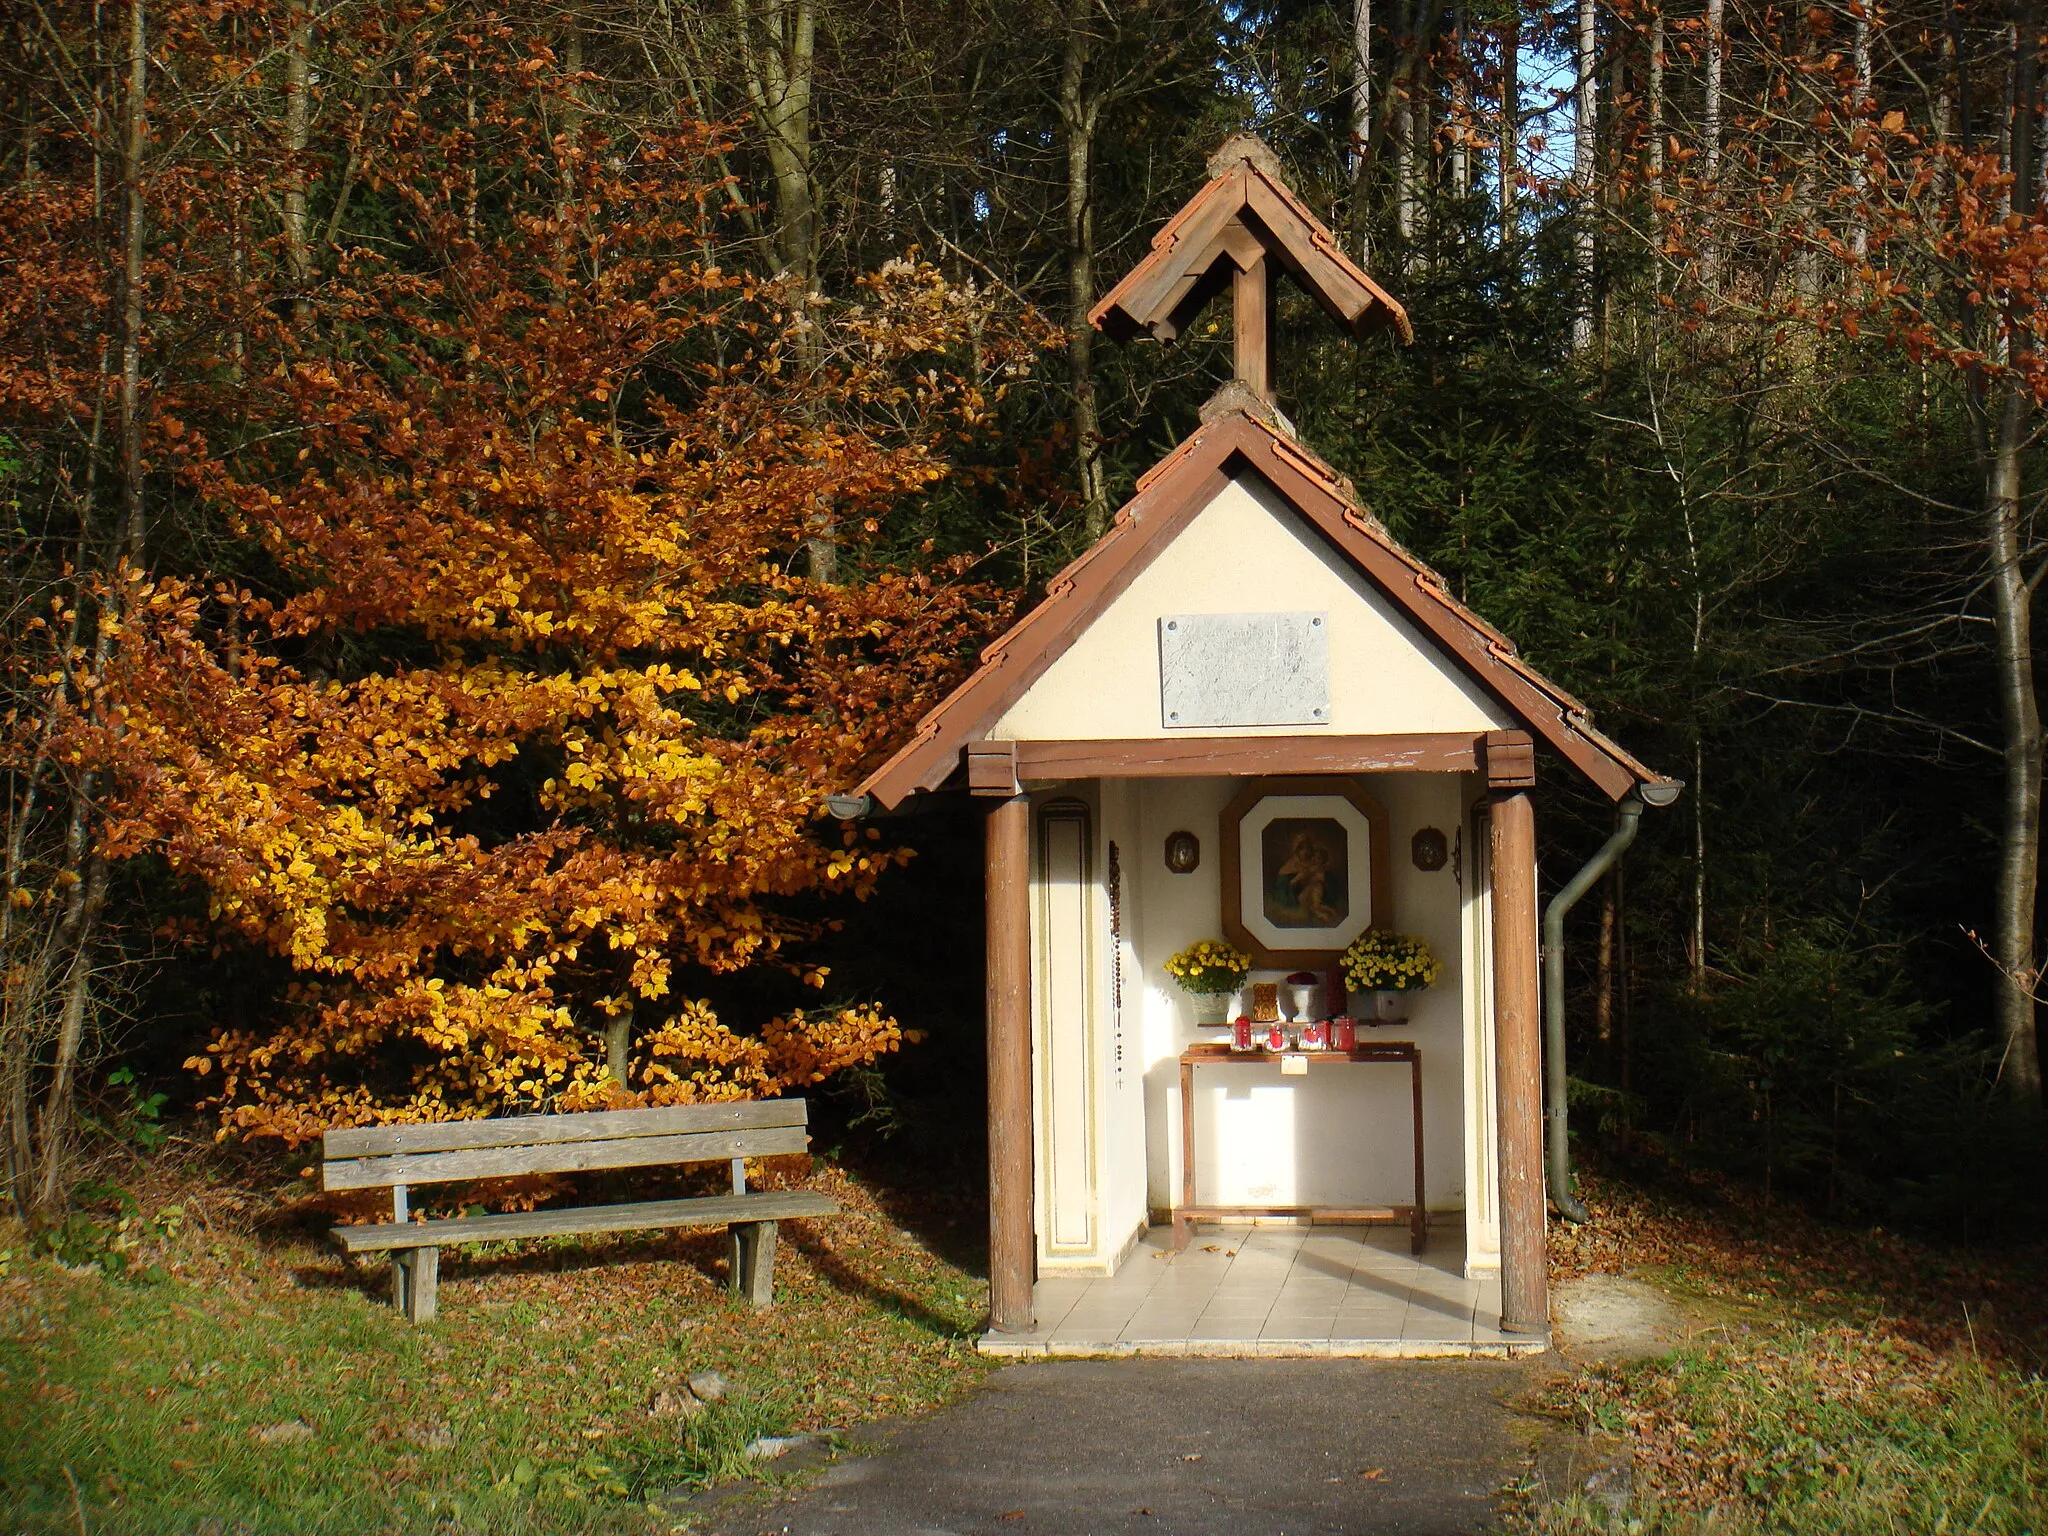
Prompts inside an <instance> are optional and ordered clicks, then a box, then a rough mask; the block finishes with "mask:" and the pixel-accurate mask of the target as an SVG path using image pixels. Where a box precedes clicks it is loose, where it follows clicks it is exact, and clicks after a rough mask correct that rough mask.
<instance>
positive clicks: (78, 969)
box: [35, 782, 107, 1212]
mask: <svg viewBox="0 0 2048 1536" xmlns="http://www.w3.org/2000/svg"><path fill="white" fill-rule="evenodd" d="M91 793H92V787H91V784H90V782H88V783H87V784H86V785H84V786H83V787H82V788H81V791H80V794H79V803H78V808H77V811H76V813H75V817H74V825H76V826H78V827H79V828H80V829H81V831H82V833H83V836H82V837H80V838H78V839H75V840H74V841H75V844H76V845H77V848H78V851H79V852H80V853H81V854H82V853H83V851H84V844H85V843H87V842H89V841H90V840H91V839H92V837H93V836H94V829H93V826H92V804H91ZM84 862H85V870H84V874H83V878H82V879H80V880H79V882H78V883H77V885H76V886H75V887H74V890H76V891H77V893H78V894H77V895H76V897H75V898H74V910H73V911H72V912H69V913H67V914H66V919H65V923H66V927H67V929H68V930H69V931H68V933H67V934H66V941H67V943H68V945H69V948H70V951H71V964H70V966H69V969H68V971H67V974H66V975H65V978H64V1003H63V1008H62V1011H61V1012H60V1014H59V1016H58V1024H57V1049H56V1053H55V1055H54V1057H53V1058H52V1060H51V1063H50V1091H49V1093H48V1095H47V1096H45V1098H44V1100H43V1111H42V1115H41V1117H40V1120H39V1129H40V1130H41V1132H42V1134H41V1136H40V1137H39V1138H38V1141H39V1143H40V1144H39V1145H38V1147H37V1149H36V1152H37V1160H38V1162H39V1163H40V1164H41V1174H42V1177H41V1179H40V1181H39V1182H38V1185H37V1189H36V1201H35V1203H36V1206H37V1208H38V1209H39V1210H42V1211H46V1212H47V1211H52V1210H55V1209H56V1207H57V1203H58V1200H59V1197H60V1196H61V1195H63V1194H64V1193H65V1181H64V1164H65V1154H66V1152H67V1150H68V1149H69V1146H70V1141H71V1128H72V1118H73V1113H72V1109H73V1100H74V1099H75V1098H76V1096H77V1083H78V1061H79V1055H80V1052H81V1050H82V1049H83V1047H84V1044H85V1021H86V1014H87V1011H88V1008H89V1005H90V1002H91V995H92V976H93V954H94V951H95V950H96V948H97V946H98V941H99V925H100V912H101V909H102V908H103V907H104V906H105V905H106V899H107V861H106V859H105V858H104V857H102V856H101V855H100V854H99V853H97V852H95V853H92V854H91V855H89V856H87V857H85V861H84ZM72 868H73V869H74V870H76V869H77V865H76V864H74V865H73V866H72Z"/></svg>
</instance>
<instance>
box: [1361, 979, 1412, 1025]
mask: <svg viewBox="0 0 2048 1536" xmlns="http://www.w3.org/2000/svg"><path fill="white" fill-rule="evenodd" d="M1407 999H1408V994H1407V993H1405V992H1395V991H1392V990H1390V989H1386V988H1382V989H1379V990H1376V991H1372V992H1353V993H1352V994H1351V1016H1352V1017H1353V1018H1354V1019H1356V1020H1358V1022H1359V1023H1361V1024H1396V1023H1399V1022H1400V1021H1401V1020H1402V1019H1403V1018H1404V1017H1406V1015H1407V1012H1408V1007H1407Z"/></svg>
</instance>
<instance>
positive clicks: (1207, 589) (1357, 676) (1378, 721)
mask: <svg viewBox="0 0 2048 1536" xmlns="http://www.w3.org/2000/svg"><path fill="white" fill-rule="evenodd" d="M1310 611H1317V612H1327V613H1328V614H1329V616H1330V642H1329V643H1330V707H1331V718H1330V723H1329V725H1328V726H1327V727H1320V726H1319V727H1312V728H1308V729H1307V730H1304V728H1302V727H1298V726H1263V727H1249V728H1246V727H1232V728H1229V729H1200V730H1193V731H1184V730H1177V729H1169V728H1168V727H1167V726H1166V725H1165V724H1164V723H1163V721H1162V719H1161V716H1160V705H1159V635H1158V621H1159V620H1160V619H1161V618H1162V617H1165V616H1166V615H1169V614H1179V613H1291V612H1310ZM1510 724H1512V722H1511V721H1510V720H1509V719H1508V717H1507V715H1506V714H1505V712H1503V711H1502V709H1501V708H1500V706H1499V705H1498V704H1497V703H1495V702H1493V701H1492V700H1491V699H1489V698H1488V697H1486V696H1485V695H1484V694H1483V693H1482V692H1481V691H1480V689H1479V688H1478V687H1477V686H1475V685H1474V684H1473V683H1472V682H1471V681H1470V680H1469V679H1467V678H1466V677H1465V676H1464V675H1463V674H1462V673H1461V672H1460V671H1459V670H1458V668H1457V667H1456V666H1455V665H1454V664H1453V663H1452V662H1450V661H1449V660H1447V659H1446V658H1444V657H1442V656H1441V655H1439V654H1438V653H1437V652H1436V651H1435V649H1434V647H1433V644H1432V642H1430V641H1429V640H1428V639H1426V638H1425V637H1424V636H1423V635H1422V634H1421V633H1420V631H1418V630H1417V629H1416V628H1415V627H1414V626H1413V625H1412V624H1411V623H1410V622H1409V621H1408V620H1407V618H1406V617H1405V616H1403V615H1401V614H1399V613H1398V612H1397V611H1396V610H1395V608H1394V606H1393V605H1392V604H1391V603H1390V602H1388V601H1387V600H1386V598H1384V597H1382V596H1381V595H1380V594H1379V592H1378V591H1376V590H1375V589H1374V588H1373V586H1372V584H1371V583H1370V582H1369V581H1367V580H1366V579H1365V577H1363V576H1362V575H1360V574H1359V573H1358V572H1357V571H1355V570H1354V569H1352V568H1351V566H1350V564H1349V562H1347V561H1346V560H1344V559H1343V558H1342V557H1341V556H1340V555H1339V554H1338V553H1337V552H1336V551H1335V550H1333V549H1332V548H1331V547H1330V546H1329V544H1328V543H1327V542H1326V541H1325V540H1324V539H1323V538H1322V536H1321V535H1320V534H1319V533H1317V532H1316V531H1315V530H1314V529H1312V528H1311V527H1310V526H1309V525H1308V524H1307V523H1306V522H1304V521H1303V520H1302V518H1301V516H1300V514H1299V513H1296V512H1294V511H1293V510H1291V509H1290V508H1289V507H1288V506H1287V505H1286V503H1285V502H1284V501H1282V500H1281V499H1280V497H1279V496H1278V495H1276V494H1275V493H1274V492H1273V490H1272V489H1271V487H1269V486H1268V485H1267V484H1266V483H1265V481H1264V480H1262V479H1259V478H1258V477H1257V476H1250V475H1248V476H1244V477H1241V478H1239V479H1237V480H1234V481H1232V482H1231V483H1230V484H1229V485H1227V486H1225V487H1224V488H1223V490H1221V491H1220V492H1218V493H1217V495H1216V496H1215V498H1214V499H1213V500H1211V501H1210V503H1209V504H1208V505H1207V506H1206V507H1204V508H1202V510H1201V511H1199V512H1197V513H1196V514H1195V515H1194V517H1193V518H1192V519H1191V520H1190V522H1189V523H1188V525H1187V526H1186V527H1185V528H1183V529H1182V530H1181V532H1180V534H1179V536H1178V537H1176V538H1175V539H1174V540H1173V541H1172V542H1171V543H1170V544H1168V545H1167V546H1166V548H1164V549H1162V550H1161V551H1159V553H1158V554H1157V555H1156V556H1155V557H1154V559H1153V561H1152V563H1151V564H1150V565H1149V566H1147V567H1146V568H1145V569H1144V570H1143V571H1141V572H1140V573H1139V574H1138V575H1137V577H1136V578H1135V579H1134V580H1133V581H1132V583H1131V585H1130V586H1129V587H1128V588H1126V589H1125V591H1124V592H1123V593H1122V594H1121V595H1120V596H1119V597H1118V598H1117V599H1116V600H1115V601H1114V602H1113V603H1111V604H1110V605H1109V607H1108V608H1107V609H1106V610H1105V611H1104V612H1103V613H1102V614H1100V615H1098V616H1097V618H1096V619H1095V621H1094V623H1092V624H1091V625H1090V626H1089V628H1088V631H1087V633H1085V634H1084V635H1082V636H1080V637H1079V638H1078V639H1077V640H1076V641H1075V642H1074V644H1073V645H1072V646H1071V647H1070V648H1069V649H1068V650H1067V652H1066V654H1065V655H1063V656H1061V657H1060V658H1059V659H1058V660H1057V661H1055V662H1054V663H1053V664H1052V666H1050V667H1049V668H1047V670H1046V672H1045V674H1044V675H1043V676H1042V677H1040V678H1039V679H1038V681H1037V682H1035V683H1034V684H1033V685H1032V686H1031V688H1030V689H1029V691H1028V692H1026V694H1025V695H1024V697H1023V698H1021V699H1019V700H1018V701H1017V703H1016V704H1014V705H1013V706H1011V708H1010V709H1009V711H1008V712H1007V713H1006V714H1004V716H1003V717H1002V719H1001V720H1000V721H998V722H997V724H996V725H995V727H994V728H993V729H992V730H991V731H990V732H989V735H990V737H991V738H993V739H996V740H1015V741H1095V740H1124V739H1133V738H1156V737H1169V736H1266V735H1292V734H1316V733H1324V734H1328V733H1334V734H1337V735H1345V736H1354V735H1355V736H1366V735H1382V734H1409V733H1429V732H1455V731H1471V732H1474V733H1477V732H1480V731H1487V730H1499V729H1505V728H1507V727H1508V726H1509V725H1510Z"/></svg>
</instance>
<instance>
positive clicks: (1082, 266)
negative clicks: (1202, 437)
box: [1059, 0, 1109, 542]
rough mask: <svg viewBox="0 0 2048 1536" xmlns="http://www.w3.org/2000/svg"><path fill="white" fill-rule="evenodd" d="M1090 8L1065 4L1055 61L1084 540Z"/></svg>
mask: <svg viewBox="0 0 2048 1536" xmlns="http://www.w3.org/2000/svg"><path fill="white" fill-rule="evenodd" d="M1091 12H1092V8H1091V7H1090V5H1089V3H1088V0H1068V5H1067V33H1066V40H1065V46H1064V49H1063V52H1062V56H1061V60H1060V95H1059V113H1060V123H1061V126H1063V127H1064V128H1065V129H1066V134H1067V199H1066V201H1067V381H1068V388H1069V391H1070V393H1071V394H1072V396H1073V405H1072V411H1073V415H1072V418H1071V420H1072V426H1073V433H1074V467H1075V478H1076V480H1077V482H1078V486H1079V489H1080V493H1081V507H1082V526H1083V528H1084V529H1085V530H1086V533H1087V536H1088V538H1089V540H1090V541H1091V542H1092V541H1094V540H1095V539H1098V538H1100V537H1102V534H1103V532H1104V531H1105V530H1106V529H1107V528H1108V526H1109V492H1108V488H1107V486H1106V485H1105V484H1104V477H1103V472H1102V417H1101V410H1100V406H1099V404H1098V402H1097V399H1096V393H1095V352H1094V348H1095V328H1094V327H1093V326H1091V325H1090V324H1089V323H1088V311H1089V310H1090V309H1091V308H1093V307H1094V304H1095V175H1094V165H1095V130H1096V125H1097V123H1098V121H1099V120H1100V115H1101V111H1102V100H1101V97H1100V96H1098V95H1095V94H1093V93H1091V92H1090V91H1089V89H1088V65H1089V62H1090V60H1091V58H1092V56H1093V53H1094V38H1093V36H1092V35H1091V34H1090V32H1089V30H1088V23H1089V20H1090V16H1091Z"/></svg>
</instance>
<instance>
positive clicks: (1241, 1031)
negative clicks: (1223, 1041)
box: [1230, 1013, 1252, 1051]
mask: <svg viewBox="0 0 2048 1536" xmlns="http://www.w3.org/2000/svg"><path fill="white" fill-rule="evenodd" d="M1230 1047H1231V1049H1232V1050H1236V1051H1248V1050H1250V1049H1251V1048H1252V1021H1251V1018H1250V1016H1249V1015H1247V1014H1242V1013H1241V1014H1239V1015H1238V1016H1237V1021H1236V1022H1235V1023H1234V1024H1232V1025H1231V1026H1230Z"/></svg>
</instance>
